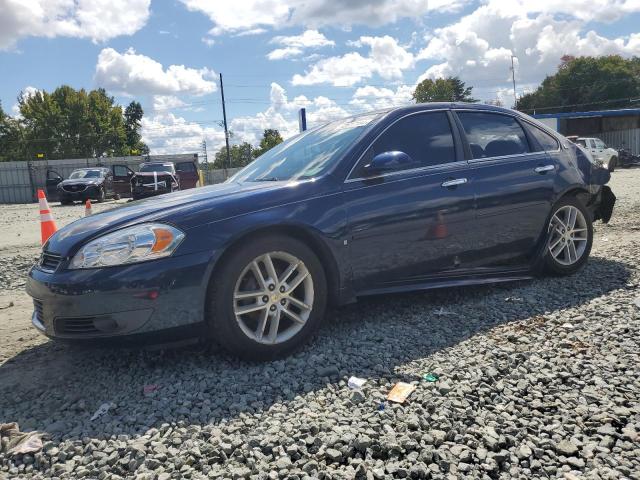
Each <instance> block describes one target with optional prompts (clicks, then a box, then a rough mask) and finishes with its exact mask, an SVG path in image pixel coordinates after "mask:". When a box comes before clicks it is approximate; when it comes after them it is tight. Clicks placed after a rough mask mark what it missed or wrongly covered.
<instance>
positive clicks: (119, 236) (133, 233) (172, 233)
mask: <svg viewBox="0 0 640 480" xmlns="http://www.w3.org/2000/svg"><path fill="white" fill-rule="evenodd" d="M183 238H184V233H183V232H182V231H180V230H178V229H177V228H175V227H172V226H170V225H165V224H163V223H145V224H142V225H136V226H133V227H128V228H123V229H122V230H118V231H117V232H113V233H109V234H107V235H105V236H103V237H99V238H96V239H95V240H92V241H91V242H89V243H87V244H86V245H85V246H84V247H82V248H81V249H80V251H79V252H78V253H76V255H75V256H74V257H73V259H72V260H71V264H70V265H69V268H71V269H77V268H98V267H110V266H113V265H124V264H127V263H137V262H146V261H148V260H155V259H157V258H163V257H168V256H169V255H171V254H172V253H173V252H174V250H175V249H176V248H177V247H178V245H180V242H181V241H182V239H183Z"/></svg>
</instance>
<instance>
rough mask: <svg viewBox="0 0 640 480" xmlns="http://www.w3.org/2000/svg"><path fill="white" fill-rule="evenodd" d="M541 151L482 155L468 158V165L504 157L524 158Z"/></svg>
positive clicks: (498, 159) (538, 153)
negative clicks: (490, 155)
mask: <svg viewBox="0 0 640 480" xmlns="http://www.w3.org/2000/svg"><path fill="white" fill-rule="evenodd" d="M541 153H546V152H545V151H544V150H542V151H540V152H526V153H516V154H514V155H500V156H499V157H483V158H472V159H471V160H469V161H468V162H469V165H475V164H478V163H485V162H493V161H500V160H504V159H510V158H513V159H520V158H524V157H528V156H530V155H531V156H532V155H540V154H541Z"/></svg>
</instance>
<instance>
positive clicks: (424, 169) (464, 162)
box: [344, 160, 469, 183]
mask: <svg viewBox="0 0 640 480" xmlns="http://www.w3.org/2000/svg"><path fill="white" fill-rule="evenodd" d="M358 161H360V160H358ZM454 165H456V166H458V168H455V169H452V170H461V169H462V168H463V167H468V166H469V163H468V161H467V160H458V161H455V162H447V163H441V164H438V165H427V166H425V167H417V168H408V169H406V170H398V171H396V172H389V173H381V174H380V175H372V176H370V177H356V178H347V179H346V180H345V181H344V183H353V182H362V181H365V180H375V179H377V178H386V177H394V176H397V175H401V174H404V173H409V174H413V173H422V172H425V173H428V172H429V171H433V172H434V173H438V172H440V171H447V170H449V168H447V167H450V166H454ZM443 166H444V167H445V168H443Z"/></svg>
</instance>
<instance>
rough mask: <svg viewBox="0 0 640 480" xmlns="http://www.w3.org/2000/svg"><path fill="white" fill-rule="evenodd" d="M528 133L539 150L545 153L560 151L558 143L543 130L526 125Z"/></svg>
mask: <svg viewBox="0 0 640 480" xmlns="http://www.w3.org/2000/svg"><path fill="white" fill-rule="evenodd" d="M527 128H528V129H529V133H531V135H532V136H533V137H534V138H535V139H536V141H537V142H538V144H539V145H540V148H541V149H542V150H544V151H547V152H554V151H556V150H559V149H560V143H559V142H558V140H556V139H555V137H553V136H552V135H550V134H548V133H547V132H545V131H544V130H542V129H540V128H538V127H534V126H533V125H528V124H527Z"/></svg>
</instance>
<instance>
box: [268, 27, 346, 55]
mask: <svg viewBox="0 0 640 480" xmlns="http://www.w3.org/2000/svg"><path fill="white" fill-rule="evenodd" d="M270 43H275V44H278V45H281V46H282V48H276V49H275V50H273V51H271V52H269V54H268V55H267V58H268V59H269V60H282V59H284V58H291V57H297V56H298V55H302V53H303V52H304V51H305V49H309V48H321V47H327V46H334V45H335V44H336V42H334V41H333V40H329V39H328V38H327V37H325V36H324V35H323V34H322V33H320V32H319V31H317V30H306V31H305V32H304V33H302V34H301V35H293V36H289V37H283V36H279V37H274V38H273V39H271V42H270Z"/></svg>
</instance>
